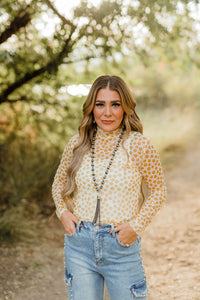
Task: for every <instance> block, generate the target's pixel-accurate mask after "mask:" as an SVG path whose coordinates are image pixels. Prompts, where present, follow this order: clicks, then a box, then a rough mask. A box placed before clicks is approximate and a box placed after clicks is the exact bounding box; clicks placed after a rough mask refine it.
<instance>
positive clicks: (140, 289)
mask: <svg viewBox="0 0 200 300" xmlns="http://www.w3.org/2000/svg"><path fill="white" fill-rule="evenodd" d="M131 294H132V296H133V299H138V300H139V299H141V300H142V299H143V300H146V299H147V294H148V288H147V283H146V279H144V280H142V281H141V282H139V283H137V284H134V285H132V286H131Z"/></svg>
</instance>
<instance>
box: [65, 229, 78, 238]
mask: <svg viewBox="0 0 200 300" xmlns="http://www.w3.org/2000/svg"><path fill="white" fill-rule="evenodd" d="M75 234H76V229H75V230H74V232H73V233H72V234H68V233H66V232H65V236H66V237H73V236H74V235H75Z"/></svg>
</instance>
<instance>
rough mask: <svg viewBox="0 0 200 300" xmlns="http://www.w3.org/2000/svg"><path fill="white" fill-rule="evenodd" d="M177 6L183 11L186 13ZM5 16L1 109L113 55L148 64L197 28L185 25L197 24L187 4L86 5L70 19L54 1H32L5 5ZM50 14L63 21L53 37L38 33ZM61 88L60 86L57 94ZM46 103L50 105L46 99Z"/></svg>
mask: <svg viewBox="0 0 200 300" xmlns="http://www.w3.org/2000/svg"><path fill="white" fill-rule="evenodd" d="M194 2H195V1H194ZM196 2H198V1H196ZM177 3H179V5H180V4H181V5H182V8H183V10H182V11H181V13H179V11H178V8H177ZM183 11H184V13H183ZM0 13H1V15H2V16H5V17H4V18H2V22H1V24H0V30H1V34H0V42H1V47H2V50H1V51H0V61H1V62H2V63H3V65H2V66H0V73H1V77H2V79H1V88H0V104H1V103H5V102H9V103H14V102H16V101H28V102H29V101H31V100H32V99H34V95H33V92H32V88H33V86H34V85H35V84H36V83H37V84H39V85H40V86H41V88H42V84H44V83H48V81H49V80H50V78H51V79H52V78H53V76H54V75H55V74H56V73H57V71H58V70H59V68H60V67H61V65H66V64H67V65H69V64H71V63H74V62H77V61H81V60H89V59H91V58H97V57H105V56H109V55H110V56H111V55H112V54H113V53H114V52H121V53H123V52H129V53H133V52H134V53H137V54H138V55H140V56H141V57H142V59H143V62H145V61H146V58H147V57H148V55H151V54H152V53H153V52H152V49H153V47H155V46H158V45H161V46H162V47H165V48H166V49H169V46H168V45H169V41H171V42H172V41H173V39H179V36H181V35H183V33H182V32H184V36H183V38H185V39H186V40H189V39H190V34H189V33H191V31H192V28H191V25H190V26H187V25H186V24H191V22H194V20H193V18H192V17H190V15H189V9H188V6H187V1H174V0H168V1H156V0H152V1H146V0H143V1H140V2H139V1H130V2H129V4H124V3H123V1H122V0H118V1H108V0H104V1H102V2H101V4H100V5H99V7H94V6H92V5H91V4H90V3H88V2H87V1H82V2H81V5H80V6H78V7H75V9H74V11H73V15H72V16H71V18H70V19H66V18H65V17H64V15H62V14H61V13H60V12H58V10H57V9H56V7H55V5H54V3H53V2H51V1H50V0H43V1H42V0H40V1H35V0H32V1H31V2H30V3H29V4H28V5H27V3H26V1H25V0H17V1H11V0H4V1H3V3H1V6H0ZM46 14H47V15H49V16H50V17H52V18H54V17H55V16H56V17H57V18H58V19H59V22H57V25H55V30H54V32H53V34H52V35H50V36H49V37H45V36H44V35H43V34H42V32H40V31H39V30H38V27H37V24H38V22H40V23H42V22H44V15H46ZM166 20H167V22H166ZM62 84H63V83H62V82H60V85H59V83H58V84H57V88H58V87H60V86H61V85H62ZM53 88H55V85H54V87H53ZM27 95H29V96H27ZM41 101H45V99H44V97H42V99H41Z"/></svg>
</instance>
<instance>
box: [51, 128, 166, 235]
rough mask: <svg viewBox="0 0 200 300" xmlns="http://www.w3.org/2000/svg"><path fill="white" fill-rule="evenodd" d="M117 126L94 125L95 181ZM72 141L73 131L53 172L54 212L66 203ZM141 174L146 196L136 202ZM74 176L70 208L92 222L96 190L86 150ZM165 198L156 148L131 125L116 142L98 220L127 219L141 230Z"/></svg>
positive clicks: (100, 175)
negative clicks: (108, 128) (108, 129)
mask: <svg viewBox="0 0 200 300" xmlns="http://www.w3.org/2000/svg"><path fill="white" fill-rule="evenodd" d="M120 132H121V129H120V128H119V129H117V130H115V131H112V132H105V131H103V130H101V129H100V128H98V130H97V134H96V140H95V157H94V168H95V177H96V181H97V184H98V186H100V183H101V180H102V178H103V175H104V174H105V171H106V168H107V165H108V163H109V161H110V158H111V155H112V153H113V150H114V148H115V145H116V143H117V140H118V137H119V135H120ZM77 142H78V135H76V136H74V137H72V138H71V140H70V141H69V143H68V144H67V146H66V147H65V149H64V152H63V155H62V159H61V162H60V165H59V167H58V170H57V172H56V175H55V178H54V182H53V187H52V194H53V199H54V202H55V205H56V211H57V215H58V217H60V216H61V214H62V213H63V211H65V210H66V209H67V208H66V205H65V202H64V201H63V198H62V196H61V192H62V190H63V189H64V186H65V184H66V182H67V168H68V166H69V164H70V161H71V158H72V155H73V148H74V146H75V145H76V143H77ZM142 179H144V180H145V182H146V186H147V189H148V197H147V199H145V201H144V202H143V203H142V205H141V204H140V200H139V199H140V192H141V183H142ZM75 180H76V186H77V188H76V190H75V192H74V196H73V203H74V212H73V213H74V215H75V216H76V217H77V218H78V219H79V220H82V221H86V222H92V220H93V218H94V214H95V209H96V200H97V192H96V189H95V187H94V182H93V180H92V173H91V151H90V152H89V153H87V154H85V155H84V157H83V161H82V164H81V166H80V168H79V170H78V172H77V174H76V178H75ZM165 200H166V186H165V180H164V175H163V170H162V167H161V163H160V158H159V154H158V152H157V150H156V149H155V147H154V146H153V145H152V143H151V142H150V140H149V139H148V138H147V137H145V136H143V135H142V134H140V133H139V132H135V131H132V132H131V133H130V134H129V136H128V138H126V139H125V141H124V144H123V143H120V146H119V148H118V151H117V152H116V155H115V158H114V161H113V163H112V166H111V168H110V170H109V172H108V175H107V177H106V180H105V183H104V186H103V189H102V191H101V223H103V224H112V225H114V226H116V225H119V224H121V223H124V222H129V223H130V225H131V226H132V228H133V230H135V231H136V233H137V234H141V233H142V232H143V231H144V230H145V228H146V227H147V225H148V224H149V223H150V222H151V220H152V217H153V216H154V215H155V214H156V213H157V212H158V211H159V210H160V208H161V205H162V203H164V202H165Z"/></svg>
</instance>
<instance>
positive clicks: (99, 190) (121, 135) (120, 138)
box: [91, 129, 124, 224]
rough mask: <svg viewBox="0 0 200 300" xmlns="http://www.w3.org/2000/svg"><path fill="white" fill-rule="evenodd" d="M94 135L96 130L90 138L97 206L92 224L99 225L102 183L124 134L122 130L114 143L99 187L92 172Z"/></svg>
mask: <svg viewBox="0 0 200 300" xmlns="http://www.w3.org/2000/svg"><path fill="white" fill-rule="evenodd" d="M96 133H97V130H95V131H94V134H93V138H92V151H91V170H92V179H93V182H94V186H95V189H96V191H97V204H96V210H95V215H94V219H93V221H92V223H93V224H95V223H97V219H98V220H99V224H100V200H101V197H100V194H101V191H102V189H103V186H104V183H105V179H106V177H107V175H108V172H109V170H110V167H111V165H112V163H113V160H114V157H115V154H116V152H117V150H118V148H119V144H120V142H121V140H122V137H123V134H124V129H122V131H121V133H120V136H119V138H118V140H117V143H116V146H115V149H114V150H113V153H112V156H111V159H110V162H109V164H108V166H107V168H106V171H105V174H104V176H103V179H102V181H101V183H100V186H98V185H97V182H96V178H95V170H94V153H95V138H96Z"/></svg>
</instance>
